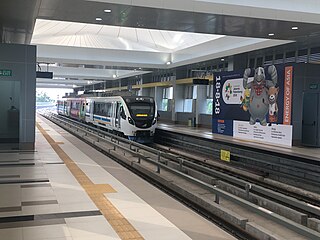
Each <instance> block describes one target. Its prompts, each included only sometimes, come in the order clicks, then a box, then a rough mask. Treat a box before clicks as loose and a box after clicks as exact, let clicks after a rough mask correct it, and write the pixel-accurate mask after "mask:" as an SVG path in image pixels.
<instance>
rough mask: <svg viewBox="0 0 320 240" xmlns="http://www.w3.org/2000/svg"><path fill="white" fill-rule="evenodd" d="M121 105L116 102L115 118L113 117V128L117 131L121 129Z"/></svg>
mask: <svg viewBox="0 0 320 240" xmlns="http://www.w3.org/2000/svg"><path fill="white" fill-rule="evenodd" d="M120 105H121V103H120V102H116V111H115V113H116V116H115V127H116V128H117V129H119V128H120V127H121V121H120V118H121V117H120V108H121V106H120Z"/></svg>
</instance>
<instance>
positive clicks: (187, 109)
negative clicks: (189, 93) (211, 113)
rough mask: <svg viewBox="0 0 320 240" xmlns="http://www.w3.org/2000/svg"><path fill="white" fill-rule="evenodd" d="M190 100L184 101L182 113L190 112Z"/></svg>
mask: <svg viewBox="0 0 320 240" xmlns="http://www.w3.org/2000/svg"><path fill="white" fill-rule="evenodd" d="M192 102H193V100H192V99H185V100H184V104H183V112H192Z"/></svg>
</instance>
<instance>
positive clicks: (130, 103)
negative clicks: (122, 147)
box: [57, 96, 158, 143]
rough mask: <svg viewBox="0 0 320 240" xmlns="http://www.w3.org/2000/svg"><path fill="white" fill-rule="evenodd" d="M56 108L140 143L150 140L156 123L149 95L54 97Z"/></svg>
mask: <svg viewBox="0 0 320 240" xmlns="http://www.w3.org/2000/svg"><path fill="white" fill-rule="evenodd" d="M57 112H58V114H60V115H63V116H67V117H70V118H73V119H76V120H79V121H81V122H86V123H88V124H91V125H95V126H97V127H99V128H102V129H106V130H108V131H110V132H113V133H115V134H117V135H121V136H124V137H126V138H128V139H130V140H133V141H137V142H140V143H150V142H152V141H153V136H154V133H155V129H156V126H157V119H158V116H157V105H156V104H155V101H154V99H153V98H152V97H140V96H130V97H122V96H114V97H85V98H66V99H63V100H58V102H57Z"/></svg>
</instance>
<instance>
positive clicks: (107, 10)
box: [103, 9, 111, 13]
mask: <svg viewBox="0 0 320 240" xmlns="http://www.w3.org/2000/svg"><path fill="white" fill-rule="evenodd" d="M103 11H104V12H105V13H111V9H105V10H103Z"/></svg>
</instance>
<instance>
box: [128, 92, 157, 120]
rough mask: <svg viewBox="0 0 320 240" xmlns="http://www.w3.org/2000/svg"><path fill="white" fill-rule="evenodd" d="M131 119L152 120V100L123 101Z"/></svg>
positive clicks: (153, 107)
mask: <svg viewBox="0 0 320 240" xmlns="http://www.w3.org/2000/svg"><path fill="white" fill-rule="evenodd" d="M125 101H126V103H127V105H128V108H129V111H130V114H131V117H132V118H135V119H138V118H154V111H155V110H154V109H155V106H154V100H153V98H140V97H138V98H130V99H125Z"/></svg>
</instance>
